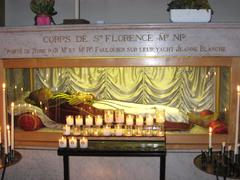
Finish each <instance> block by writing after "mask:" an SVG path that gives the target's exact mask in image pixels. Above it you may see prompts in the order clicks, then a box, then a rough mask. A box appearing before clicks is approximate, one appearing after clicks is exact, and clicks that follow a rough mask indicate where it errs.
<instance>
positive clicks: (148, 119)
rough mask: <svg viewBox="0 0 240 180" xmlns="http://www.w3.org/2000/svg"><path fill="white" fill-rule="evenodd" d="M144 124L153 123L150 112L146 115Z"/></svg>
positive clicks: (149, 124) (150, 124)
mask: <svg viewBox="0 0 240 180" xmlns="http://www.w3.org/2000/svg"><path fill="white" fill-rule="evenodd" d="M146 125H147V126H152V125H153V117H152V115H151V114H148V115H147V117H146Z"/></svg>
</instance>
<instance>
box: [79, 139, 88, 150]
mask: <svg viewBox="0 0 240 180" xmlns="http://www.w3.org/2000/svg"><path fill="white" fill-rule="evenodd" d="M80 148H88V139H87V138H85V137H82V138H80Z"/></svg>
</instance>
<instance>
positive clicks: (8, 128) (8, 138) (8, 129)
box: [7, 125, 11, 149]
mask: <svg viewBox="0 0 240 180" xmlns="http://www.w3.org/2000/svg"><path fill="white" fill-rule="evenodd" d="M7 143H8V146H9V147H11V135H10V127H9V125H7ZM9 149H10V148H9Z"/></svg>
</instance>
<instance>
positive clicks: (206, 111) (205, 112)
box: [199, 109, 213, 116]
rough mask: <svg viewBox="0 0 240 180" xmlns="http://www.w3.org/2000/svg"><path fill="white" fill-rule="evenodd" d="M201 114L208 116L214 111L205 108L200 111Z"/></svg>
mask: <svg viewBox="0 0 240 180" xmlns="http://www.w3.org/2000/svg"><path fill="white" fill-rule="evenodd" d="M199 114H200V116H208V115H212V114H213V112H212V111H210V110H208V109H205V110H203V111H201V112H199Z"/></svg>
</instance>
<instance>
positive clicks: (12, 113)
mask: <svg viewBox="0 0 240 180" xmlns="http://www.w3.org/2000/svg"><path fill="white" fill-rule="evenodd" d="M11 133H12V134H11V147H12V150H14V103H13V102H12V103H11Z"/></svg>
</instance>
